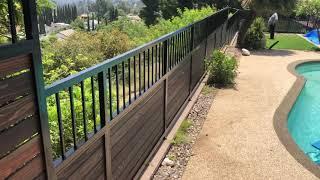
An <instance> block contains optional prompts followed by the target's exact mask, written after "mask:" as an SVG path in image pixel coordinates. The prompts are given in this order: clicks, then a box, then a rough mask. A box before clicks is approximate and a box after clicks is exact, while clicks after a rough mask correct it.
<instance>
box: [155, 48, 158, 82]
mask: <svg viewBox="0 0 320 180" xmlns="http://www.w3.org/2000/svg"><path fill="white" fill-rule="evenodd" d="M155 61H156V68H155V74H156V77H155V79H156V80H155V81H156V82H157V81H158V45H156V54H155Z"/></svg>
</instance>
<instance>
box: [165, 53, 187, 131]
mask: <svg viewBox="0 0 320 180" xmlns="http://www.w3.org/2000/svg"><path fill="white" fill-rule="evenodd" d="M168 79H169V84H168V92H167V93H168V120H167V122H166V125H167V126H168V125H169V124H170V123H171V121H172V120H173V118H174V116H175V115H176V113H177V112H178V111H179V109H180V107H181V106H182V105H183V103H184V101H185V100H186V98H187V97H188V95H189V83H190V58H188V59H185V60H184V61H183V62H181V66H180V67H179V68H177V69H176V70H175V72H174V73H172V74H171V75H170V76H169V78H168Z"/></svg>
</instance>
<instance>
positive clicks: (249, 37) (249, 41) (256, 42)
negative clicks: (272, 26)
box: [245, 17, 266, 49]
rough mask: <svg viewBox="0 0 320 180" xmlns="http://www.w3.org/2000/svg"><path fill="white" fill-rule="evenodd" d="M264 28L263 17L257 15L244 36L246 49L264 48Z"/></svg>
mask: <svg viewBox="0 0 320 180" xmlns="http://www.w3.org/2000/svg"><path fill="white" fill-rule="evenodd" d="M265 28H266V27H265V22H264V19H263V18H261V17H258V18H256V19H255V20H254V21H253V23H252V25H251V27H250V28H249V30H248V32H247V34H246V37H245V45H246V47H247V48H248V49H261V48H265V46H266V39H265V35H264V33H263V31H264V30H265Z"/></svg>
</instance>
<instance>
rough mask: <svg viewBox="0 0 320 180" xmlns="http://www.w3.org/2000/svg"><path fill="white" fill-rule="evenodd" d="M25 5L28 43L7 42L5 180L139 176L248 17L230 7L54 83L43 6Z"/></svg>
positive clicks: (0, 69) (0, 124)
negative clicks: (44, 44)
mask: <svg viewBox="0 0 320 180" xmlns="http://www.w3.org/2000/svg"><path fill="white" fill-rule="evenodd" d="M8 2H10V0H9V1H8ZM9 4H10V3H9ZM23 9H24V24H25V30H26V40H15V41H12V44H8V45H3V46H0V78H1V79H0V119H1V121H0V128H1V129H0V140H1V141H0V142H1V150H0V153H1V160H0V168H1V172H0V179H19V178H24V179H46V178H47V179H134V178H139V177H140V175H141V174H142V173H143V171H144V169H145V167H146V165H147V164H148V162H149V160H150V159H151V158H152V156H153V155H154V153H155V152H156V151H157V149H158V148H159V146H160V145H161V143H162V142H163V139H164V138H165V137H166V135H167V134H168V133H169V131H170V130H171V128H172V127H173V125H174V124H175V122H176V120H177V118H178V117H179V115H180V113H181V112H182V111H183V109H184V108H185V106H186V104H187V103H188V100H189V98H190V97H191V96H192V95H193V93H194V91H195V89H196V88H197V86H198V85H199V82H200V81H201V79H202V78H203V76H204V74H205V61H204V59H205V57H206V56H207V55H208V54H209V53H210V52H211V51H212V50H214V49H219V48H221V47H222V46H224V45H226V44H228V43H229V42H230V41H231V39H232V38H233V37H234V35H235V33H236V32H237V30H238V28H239V27H238V24H239V21H240V16H239V11H233V10H232V9H229V8H226V9H223V10H221V11H219V12H217V13H216V14H214V15H212V16H210V17H207V18H205V19H203V20H200V21H198V22H195V23H193V24H191V25H189V26H187V27H185V28H182V29H179V30H178V31H175V32H172V33H170V34H168V35H165V36H163V37H161V38H159V39H157V40H155V41H152V42H150V43H148V44H146V45H143V46H141V47H139V48H136V49H134V50H131V51H129V52H127V53H125V54H122V55H120V56H117V57H115V58H112V59H110V60H107V61H105V62H103V63H101V64H99V65H96V66H93V67H91V68H89V69H87V70H84V71H82V72H80V73H78V74H75V75H72V76H70V77H67V78H65V79H62V80H60V81H57V82H55V83H53V84H52V85H50V86H48V87H44V83H43V74H42V64H41V57H40V48H39V40H38V28H37V25H38V23H37V18H36V16H35V15H34V14H36V7H35V2H34V0H25V1H23ZM231 13H232V14H231ZM12 21H14V18H12ZM13 24H14V22H13ZM13 27H14V26H13ZM52 106H53V107H55V113H52V111H50V113H51V114H48V108H49V107H52ZM53 114H54V115H53ZM49 124H50V125H49ZM55 125H56V126H55ZM49 128H51V129H49ZM52 128H55V129H52ZM50 130H51V131H50ZM54 131H55V132H57V134H52V132H54ZM50 132H51V139H50ZM54 139H55V141H54Z"/></svg>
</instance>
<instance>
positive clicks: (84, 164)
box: [57, 138, 105, 179]
mask: <svg viewBox="0 0 320 180" xmlns="http://www.w3.org/2000/svg"><path fill="white" fill-rule="evenodd" d="M103 159H104V138H100V139H97V140H96V141H95V142H94V143H93V144H92V145H91V146H90V147H88V148H87V150H86V151H83V153H82V154H81V155H80V156H79V157H78V158H76V159H74V160H73V162H72V163H70V164H69V165H68V166H66V167H64V168H63V169H61V170H60V171H59V172H58V174H57V175H58V179H69V178H77V177H78V178H79V176H78V175H81V176H80V177H83V176H84V175H85V174H87V173H89V172H90V171H91V169H93V168H94V165H96V164H97V163H98V162H99V161H100V160H103ZM104 169H105V168H104ZM80 179H81V178H80Z"/></svg>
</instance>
